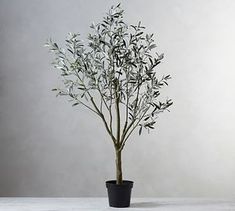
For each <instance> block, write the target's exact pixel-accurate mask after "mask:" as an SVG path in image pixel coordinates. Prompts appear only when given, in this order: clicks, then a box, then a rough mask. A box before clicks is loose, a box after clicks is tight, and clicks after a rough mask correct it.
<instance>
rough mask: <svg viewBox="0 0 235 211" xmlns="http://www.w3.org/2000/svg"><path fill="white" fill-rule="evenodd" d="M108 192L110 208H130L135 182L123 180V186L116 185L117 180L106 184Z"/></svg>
mask: <svg viewBox="0 0 235 211" xmlns="http://www.w3.org/2000/svg"><path fill="white" fill-rule="evenodd" d="M106 187H107V190H108V198H109V206H110V207H129V206H130V201H131V189H132V187H133V182H132V181H128V180H123V183H122V184H121V185H117V184H116V180H110V181H107V182H106Z"/></svg>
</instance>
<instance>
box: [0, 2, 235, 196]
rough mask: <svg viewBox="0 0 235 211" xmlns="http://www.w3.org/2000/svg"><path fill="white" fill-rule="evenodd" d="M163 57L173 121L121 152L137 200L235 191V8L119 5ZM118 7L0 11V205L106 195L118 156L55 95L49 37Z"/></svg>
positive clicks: (85, 118)
mask: <svg viewBox="0 0 235 211" xmlns="http://www.w3.org/2000/svg"><path fill="white" fill-rule="evenodd" d="M121 2H122V6H123V8H124V9H125V10H126V15H125V17H126V20H127V21H128V22H129V23H137V21H138V20H141V21H142V23H143V24H144V25H145V26H146V27H147V29H148V31H149V32H153V33H155V35H156V36H155V37H156V42H157V43H158V51H159V52H164V53H165V59H164V62H163V63H162V64H161V65H160V66H159V74H160V75H161V74H169V73H170V74H171V75H172V77H173V79H172V80H171V81H170V86H169V87H168V88H167V89H165V90H164V94H165V96H169V97H172V98H173V100H174V106H173V107H172V108H171V113H165V114H163V115H161V116H160V118H159V120H158V127H157V129H156V130H155V131H153V132H151V133H150V134H149V135H148V134H147V133H144V134H143V135H142V136H140V137H139V136H138V134H134V135H133V136H132V138H131V139H130V140H129V142H128V144H127V145H126V149H125V150H124V155H123V156H124V158H123V159H124V160H123V163H124V164H123V165H124V178H126V179H131V180H134V181H135V187H134V190H133V195H134V196H145V197H148V196H172V197H173V196H175V197H181V196H195V197H230V196H234V192H235V183H234V178H235V140H234V131H235V124H234V121H235V112H234V108H233V107H234V104H235V85H234V76H235V71H234V70H235V69H234V52H235V50H234V49H235V48H234V47H235V45H234V43H235V23H234V22H235V13H234V11H235V1H233V0H214V1H210V0H209V1H204V0H196V1H194V0H191V1H186V0H171V1H170V0H165V1H160V0H151V1H150V0H148V1H142V0H137V1H121ZM116 3H117V1H110V0H102V1H91V0H89V1H88V0H83V1H82V0H79V1H78V0H68V1H65V0H64V1H63V0H57V1H55V0H54V1H46V0H33V1H30V0H28V1H26V0H21V1H17V0H11V1H9V0H1V1H0V196H104V195H106V190H105V187H104V181H105V180H107V179H112V178H114V176H115V168H114V167H115V166H114V150H113V147H112V142H111V140H110V139H109V137H108V136H107V135H106V133H105V131H104V128H103V125H102V124H101V122H100V120H99V119H98V118H96V117H94V116H93V114H91V113H90V112H89V111H86V110H85V109H79V108H78V107H71V104H69V103H68V102H67V101H66V100H65V99H62V98H56V97H55V94H54V93H53V92H51V91H50V90H51V89H52V88H54V87H56V86H57V85H58V84H59V79H58V75H57V74H56V71H54V70H53V69H52V68H51V66H50V62H51V59H52V58H51V56H49V54H48V50H47V49H46V48H44V47H43V44H44V42H45V41H46V39H47V38H48V37H53V38H55V39H56V40H57V41H58V42H59V43H61V42H62V41H63V39H64V37H65V36H66V35H67V33H68V32H80V33H81V34H82V35H83V37H85V36H86V35H87V33H88V32H89V27H88V26H89V25H90V23H91V22H92V21H96V20H101V19H102V17H103V15H105V12H106V11H107V10H108V8H109V7H110V6H111V5H112V4H116Z"/></svg>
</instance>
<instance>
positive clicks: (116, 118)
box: [46, 4, 172, 207]
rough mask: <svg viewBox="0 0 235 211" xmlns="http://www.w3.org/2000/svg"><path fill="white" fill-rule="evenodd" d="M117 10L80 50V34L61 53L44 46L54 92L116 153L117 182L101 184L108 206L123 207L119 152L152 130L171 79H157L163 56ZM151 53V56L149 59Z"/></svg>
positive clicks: (126, 196) (127, 187)
mask: <svg viewBox="0 0 235 211" xmlns="http://www.w3.org/2000/svg"><path fill="white" fill-rule="evenodd" d="M123 13H124V11H123V10H122V9H121V7H120V4H118V5H117V6H112V7H111V9H110V10H109V12H108V13H107V16H106V17H104V18H103V21H102V22H101V23H98V24H94V23H93V24H92V25H91V26H90V28H91V29H92V33H90V34H89V35H88V42H87V44H86V45H85V43H84V42H82V41H81V40H80V38H79V34H74V33H70V34H69V37H68V38H67V39H66V40H65V41H66V44H65V45H66V48H65V49H63V48H61V47H59V46H58V45H57V44H56V43H55V42H53V41H52V40H51V39H50V40H48V42H47V43H46V46H49V49H50V51H52V52H54V53H55V60H54V62H53V65H54V67H55V68H57V69H59V70H60V74H61V76H62V78H63V83H64V87H63V88H56V89H53V91H57V95H59V96H67V97H68V98H69V99H70V101H72V103H73V104H72V106H79V105H80V106H85V107H86V108H87V109H88V110H90V111H91V112H93V113H94V114H96V115H97V116H98V117H99V118H100V120H101V121H102V122H103V125H104V128H105V129H106V131H107V133H108V135H109V136H110V139H111V141H112V142H113V146H114V149H115V155H116V180H110V181H107V182H106V187H107V189H108V195H109V204H110V206H112V207H128V206H129V205H130V195H131V189H132V186H133V182H132V181H128V180H123V175H122V151H123V149H124V146H125V144H126V142H127V140H128V139H129V137H130V136H131V134H132V133H133V131H135V129H137V128H138V129H139V130H138V131H139V135H140V134H141V133H142V130H143V129H147V130H148V131H149V130H151V129H154V125H155V123H156V118H157V117H158V114H159V113H161V112H163V111H165V110H168V108H169V107H170V106H171V105H172V101H171V99H166V100H165V101H164V102H163V101H159V95H160V89H161V88H162V87H164V86H165V85H168V83H167V81H168V80H169V79H170V78H171V77H170V75H166V76H162V77H160V78H159V77H157V73H156V71H155V68H156V67H157V66H158V65H159V64H160V63H161V61H162V59H163V54H160V55H159V54H157V53H156V52H154V49H155V48H156V45H155V44H154V39H153V34H147V33H145V31H144V29H145V27H144V26H142V24H141V22H139V23H138V24H137V25H128V24H126V23H125V22H124V20H123ZM153 53H155V54H153Z"/></svg>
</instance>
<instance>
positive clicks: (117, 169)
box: [116, 150, 122, 185]
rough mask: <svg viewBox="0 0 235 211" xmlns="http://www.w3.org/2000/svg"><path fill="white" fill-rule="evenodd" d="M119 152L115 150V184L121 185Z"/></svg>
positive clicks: (120, 158)
mask: <svg viewBox="0 0 235 211" xmlns="http://www.w3.org/2000/svg"><path fill="white" fill-rule="evenodd" d="M121 155H122V154H121V150H116V184H118V185H120V184H122V157H121Z"/></svg>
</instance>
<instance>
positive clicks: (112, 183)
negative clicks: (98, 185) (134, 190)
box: [105, 180, 134, 187]
mask: <svg viewBox="0 0 235 211" xmlns="http://www.w3.org/2000/svg"><path fill="white" fill-rule="evenodd" d="M105 183H106V187H108V186H109V187H110V186H131V187H133V183H134V182H133V181H130V180H123V182H122V184H116V180H108V181H106V182H105Z"/></svg>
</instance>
